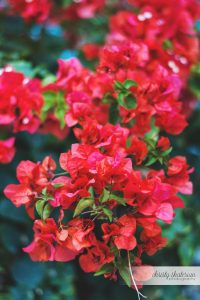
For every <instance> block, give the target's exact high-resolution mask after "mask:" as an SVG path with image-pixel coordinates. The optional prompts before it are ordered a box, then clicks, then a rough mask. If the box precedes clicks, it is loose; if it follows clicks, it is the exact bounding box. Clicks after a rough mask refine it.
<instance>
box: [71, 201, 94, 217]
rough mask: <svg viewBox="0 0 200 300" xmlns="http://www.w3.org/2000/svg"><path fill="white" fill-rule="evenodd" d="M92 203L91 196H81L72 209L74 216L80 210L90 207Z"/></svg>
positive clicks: (80, 211) (78, 213) (79, 212)
mask: <svg viewBox="0 0 200 300" xmlns="http://www.w3.org/2000/svg"><path fill="white" fill-rule="evenodd" d="M93 204H94V199H91V198H82V199H81V200H80V201H79V202H78V204H77V206H76V208H75V211H74V217H76V216H78V215H80V214H81V213H82V211H84V210H85V209H86V208H88V207H91V206H92V205H93Z"/></svg>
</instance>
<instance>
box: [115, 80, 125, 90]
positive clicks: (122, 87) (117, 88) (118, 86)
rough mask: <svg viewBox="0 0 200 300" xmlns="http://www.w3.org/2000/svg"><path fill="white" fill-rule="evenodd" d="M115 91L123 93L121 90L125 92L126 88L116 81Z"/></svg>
mask: <svg viewBox="0 0 200 300" xmlns="http://www.w3.org/2000/svg"><path fill="white" fill-rule="evenodd" d="M114 89H115V90H116V91H121V90H124V86H123V84H122V83H121V82H119V81H115V82H114Z"/></svg>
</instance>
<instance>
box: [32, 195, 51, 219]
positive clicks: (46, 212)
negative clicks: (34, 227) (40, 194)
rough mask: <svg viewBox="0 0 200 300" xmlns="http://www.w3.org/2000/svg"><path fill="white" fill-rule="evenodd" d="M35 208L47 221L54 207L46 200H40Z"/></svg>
mask: <svg viewBox="0 0 200 300" xmlns="http://www.w3.org/2000/svg"><path fill="white" fill-rule="evenodd" d="M35 208H36V211H37V213H38V215H39V216H40V218H41V219H43V220H46V219H47V218H48V217H49V216H50V214H51V212H52V210H53V208H52V206H51V205H50V204H49V203H47V201H46V199H42V200H38V201H37V202H36V205H35Z"/></svg>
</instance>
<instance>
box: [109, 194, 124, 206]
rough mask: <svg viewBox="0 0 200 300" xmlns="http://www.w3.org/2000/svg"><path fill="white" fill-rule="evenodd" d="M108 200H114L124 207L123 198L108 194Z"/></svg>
mask: <svg viewBox="0 0 200 300" xmlns="http://www.w3.org/2000/svg"><path fill="white" fill-rule="evenodd" d="M110 199H114V200H116V201H117V202H118V203H119V204H121V205H123V206H126V200H125V199H124V198H123V197H120V196H117V195H115V194H110Z"/></svg>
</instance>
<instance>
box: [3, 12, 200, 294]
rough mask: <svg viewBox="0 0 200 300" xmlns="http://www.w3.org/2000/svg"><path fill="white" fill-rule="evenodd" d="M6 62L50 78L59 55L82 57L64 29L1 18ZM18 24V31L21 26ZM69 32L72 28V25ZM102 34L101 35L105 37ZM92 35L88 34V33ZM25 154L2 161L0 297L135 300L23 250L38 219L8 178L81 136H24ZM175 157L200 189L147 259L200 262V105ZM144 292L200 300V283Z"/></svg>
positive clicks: (80, 29)
mask: <svg viewBox="0 0 200 300" xmlns="http://www.w3.org/2000/svg"><path fill="white" fill-rule="evenodd" d="M0 28H1V29H0V67H3V66H5V65H6V64H8V63H11V64H12V65H13V66H14V67H15V68H16V69H17V70H19V71H22V72H24V73H25V74H26V75H27V76H35V75H36V76H39V77H44V76H46V75H48V74H49V73H50V72H54V73H55V71H56V68H57V63H56V60H57V59H58V58H64V59H67V58H70V57H72V56H77V57H79V58H81V60H82V61H83V63H84V64H86V65H88V66H91V67H92V64H89V63H88V62H86V61H85V60H84V59H83V56H82V54H81V52H80V51H78V50H74V45H73V44H72V42H71V40H68V39H67V38H64V33H63V31H62V28H61V27H59V26H55V25H54V26H53V25H52V26H43V25H33V26H31V25H28V26H27V25H25V24H24V23H23V21H22V20H21V19H20V18H17V17H6V16H4V15H0ZM13 28H14V30H13ZM106 29H107V20H106V18H104V17H100V18H96V19H91V20H87V21H80V22H79V24H77V26H73V31H74V32H76V34H78V35H79V36H80V37H81V39H83V40H84V41H87V42H97V43H101V42H102V41H103V38H104V35H105V32H106ZM68 30H72V26H71V27H70V24H68ZM97 32H98V34H97ZM86 33H87V34H86ZM16 137H17V145H16V146H17V154H16V156H15V159H14V161H13V162H12V163H11V164H9V165H4V166H3V165H0V190H1V200H0V300H22V299H24V300H86V299H87V300H100V299H108V298H109V299H110V300H121V299H126V300H129V299H130V300H134V299H137V295H136V293H135V292H134V291H132V290H129V289H128V288H126V287H125V286H122V285H119V284H116V283H113V282H111V281H108V280H104V279H103V278H98V277H95V278H94V277H93V276H92V275H90V274H84V273H83V272H82V271H81V270H80V268H79V266H78V264H77V263H75V262H74V263H66V264H61V263H33V262H32V261H31V260H30V259H29V257H28V256H27V255H26V254H25V253H23V252H22V250H21V249H22V247H23V246H25V245H27V244H28V243H29V242H30V241H31V238H32V222H31V221H30V219H29V218H28V217H27V215H26V213H25V211H24V209H23V208H20V209H16V208H15V207H14V206H13V205H12V204H11V202H9V201H8V200H6V199H5V197H4V196H3V193H2V191H3V189H4V187H5V186H6V185H7V184H8V183H14V182H16V178H15V169H16V166H17V165H18V163H19V162H20V161H21V160H24V159H26V160H27V159H30V160H33V161H38V160H41V159H42V158H43V157H44V156H45V155H49V154H51V155H52V156H53V157H54V158H55V159H56V160H57V159H58V156H59V153H61V152H63V151H66V149H67V148H68V147H69V146H70V144H71V143H72V141H73V137H72V136H71V135H70V136H69V137H67V138H66V140H65V141H63V142H60V141H58V140H56V138H54V137H53V136H51V135H45V136H44V135H41V134H35V135H33V136H31V135H29V134H27V133H19V134H17V135H16ZM170 139H171V141H172V144H173V146H174V150H173V151H174V153H173V154H174V155H176V154H178V155H185V156H186V157H187V159H188V161H189V163H190V165H191V166H194V167H195V172H194V173H193V174H192V181H193V182H194V194H193V195H192V196H191V197H185V203H186V207H187V208H186V209H185V210H182V211H177V215H176V218H175V220H174V223H173V224H172V225H168V226H166V227H165V228H164V235H165V236H166V237H168V239H169V243H168V247H167V248H165V249H163V250H162V251H160V252H159V253H158V254H157V255H155V256H154V257H152V258H147V262H149V263H151V264H153V265H164V266H166V265H169V266H173V265H174V266H176V265H200V230H199V228H200V199H199V197H200V184H199V182H200V105H199V104H197V106H196V109H195V111H194V113H193V115H192V116H191V117H190V119H189V127H188V128H187V129H186V130H185V132H184V133H183V134H182V135H180V136H178V137H173V138H172V137H170ZM143 294H145V295H146V296H148V298H149V299H154V300H159V299H163V300H171V299H173V300H190V299H192V300H199V299H200V287H184V286H180V287H176V286H169V287H166V286H165V287H162V286H156V287H152V286H150V287H144V290H143Z"/></svg>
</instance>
